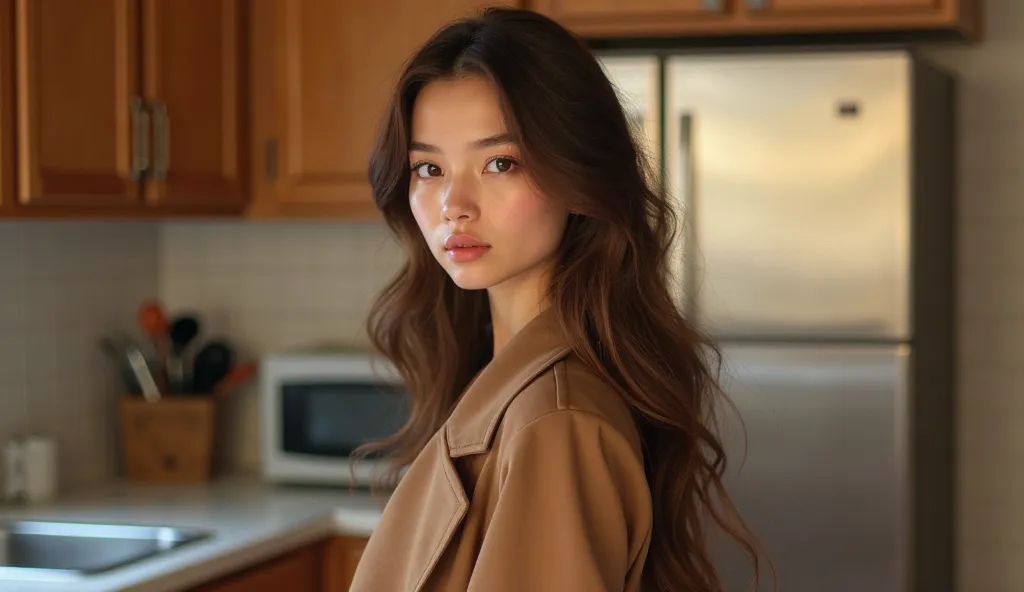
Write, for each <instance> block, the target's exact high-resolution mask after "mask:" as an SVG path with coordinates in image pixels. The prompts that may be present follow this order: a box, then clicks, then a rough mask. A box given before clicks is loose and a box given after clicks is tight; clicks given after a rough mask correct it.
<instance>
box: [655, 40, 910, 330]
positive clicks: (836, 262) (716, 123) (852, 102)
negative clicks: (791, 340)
mask: <svg viewBox="0 0 1024 592" xmlns="http://www.w3.org/2000/svg"><path fill="white" fill-rule="evenodd" d="M910 66H911V64H910V60H909V58H908V57H907V56H906V55H905V54H903V53H902V52H881V53H859V54H849V53H836V54H804V53H792V54H777V55H773V54H766V55H757V56H736V55H729V56H674V57H672V58H670V59H669V61H668V63H667V65H666V71H667V77H668V78H667V81H666V94H667V97H666V105H667V110H666V111H667V115H666V121H665V134H666V136H665V138H666V147H667V148H666V165H667V172H668V175H669V179H670V182H669V186H670V190H671V191H672V195H673V196H674V197H675V198H677V199H679V200H681V202H682V205H683V208H684V214H685V215H686V216H687V222H688V224H689V225H690V226H689V227H688V228H687V233H686V235H685V236H686V239H687V242H686V243H685V244H681V245H679V249H678V250H677V253H679V254H680V257H681V258H680V259H679V260H678V261H677V262H676V264H677V265H678V266H681V271H685V273H683V274H682V275H683V276H684V278H683V281H684V282H685V288H686V295H685V300H687V301H688V303H689V304H690V305H691V306H692V307H693V310H692V311H691V314H697V315H699V316H700V318H701V320H702V321H703V322H704V323H706V324H707V325H708V326H709V327H710V328H711V330H713V331H714V332H715V333H716V334H718V335H720V336H751V337H767V338H773V337H797V338H800V337H812V338H813V337H820V336H829V337H851V338H858V339H859V338H869V339H876V338H882V339H887V338H895V339H904V338H906V337H907V333H908V331H909V327H908V313H907V311H908V295H909V281H910V279H909V272H908V267H909V264H908V257H909V244H910V242H909V241H910V212H909V208H910V205H909V204H910V200H909V197H910V196H909V187H910V168H909V164H910V110H909V96H910V89H909V81H910V78H909V72H910Z"/></svg>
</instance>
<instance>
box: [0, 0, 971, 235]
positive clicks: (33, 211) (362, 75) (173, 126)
mask: <svg viewBox="0 0 1024 592" xmlns="http://www.w3.org/2000/svg"><path fill="white" fill-rule="evenodd" d="M981 2H982V0H438V1H436V2H433V3H427V4H424V3H423V2H420V1H414V0H377V1H371V2H356V1H348V0H346V1H341V0H75V1H69V2H55V1H49V2H47V1H42V0H0V217H11V216H30V217H67V216H70V217H92V216H102V217H174V216H195V215H199V216H206V215H226V216H241V215H243V214H244V215H248V216H250V217H254V218H267V217H270V218H280V217H293V216H298V217H312V218H349V219H359V218H376V217H377V212H376V209H375V208H374V207H373V203H372V196H371V194H370V187H369V183H368V182H367V175H366V172H367V164H368V157H369V151H370V149H371V142H372V138H373V134H374V132H375V130H376V128H377V126H378V123H379V119H380V116H381V115H382V114H383V110H384V108H385V106H386V101H387V98H388V95H389V93H390V92H391V90H392V86H393V84H394V82H395V79H396V76H397V74H398V72H399V71H400V69H401V67H402V66H403V64H404V62H405V60H406V59H407V58H408V57H409V55H410V54H411V53H412V51H413V50H414V48H415V47H417V46H418V45H420V44H421V43H423V41H425V40H426V38H427V37H428V36H429V35H430V34H431V33H433V32H434V31H436V30H437V28H438V27H440V26H442V25H443V24H444V23H446V22H448V21H450V20H452V19H455V18H458V17H460V16H464V15H469V14H472V13H475V12H477V11H478V10H479V9H480V8H482V7H483V6H485V5H493V4H505V5H510V6H525V7H528V8H533V9H536V10H539V11H541V12H544V13H546V14H548V15H550V16H552V17H553V18H555V19H556V20H558V21H560V22H561V23H563V24H564V25H566V26H567V27H569V28H570V29H573V30H574V31H576V32H577V33H579V34H580V35H582V36H585V37H589V38H620V37H631V38H641V37H648V38H650V37H704V38H709V39H710V38H714V37H722V38H726V37H728V38H732V37H735V36H750V35H755V36H756V35H764V34H780V35H781V34H791V33H837V32H881V31H896V30H904V31H926V30H927V31H953V32H957V33H959V34H961V35H962V36H964V37H966V38H976V37H977V35H978V34H979V30H980V16H979V15H980V5H981Z"/></svg>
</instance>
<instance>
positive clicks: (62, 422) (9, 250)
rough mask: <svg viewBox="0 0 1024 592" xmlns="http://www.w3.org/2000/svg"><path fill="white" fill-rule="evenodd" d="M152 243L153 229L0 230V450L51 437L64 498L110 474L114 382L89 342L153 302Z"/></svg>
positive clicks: (21, 226)
mask: <svg viewBox="0 0 1024 592" xmlns="http://www.w3.org/2000/svg"><path fill="white" fill-rule="evenodd" d="M158 239H159V229H158V227H157V226H156V225H154V224H135V223H131V224H129V223H120V224H114V223H98V222H94V223H80V222H20V223H19V222H3V223H0V444H2V443H4V442H6V441H7V439H8V438H10V437H11V436H12V435H14V434H23V433H27V432H42V433H46V434H50V435H52V436H54V437H55V438H56V439H57V442H58V445H59V455H60V460H59V462H60V481H61V486H62V487H63V488H65V489H67V488H73V487H76V486H79V485H86V484H89V483H95V482H99V481H102V480H105V479H108V478H109V477H111V476H112V475H113V473H114V462H113V461H114V458H115V457H114V450H115V448H114V445H115V439H114V436H115V431H114V427H115V424H114V423H113V421H114V419H115V416H114V415H113V410H114V408H113V406H112V402H113V400H114V399H113V397H115V396H116V395H117V394H118V388H119V383H118V382H117V380H116V379H115V378H116V374H114V372H113V371H112V368H113V366H112V365H111V363H110V362H109V361H108V360H107V358H105V357H104V355H103V354H102V353H101V351H100V349H99V347H98V346H97V339H98V338H99V336H100V335H102V334H103V333H105V332H107V331H109V330H111V329H130V328H132V326H133V323H134V321H135V311H136V309H137V308H138V304H139V302H140V301H141V300H142V299H143V298H146V297H149V296H152V295H155V294H156V293H157V269H156V266H157V261H158V257H157V250H158ZM0 479H2V477H0Z"/></svg>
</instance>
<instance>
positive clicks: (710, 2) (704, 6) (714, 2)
mask: <svg viewBox="0 0 1024 592" xmlns="http://www.w3.org/2000/svg"><path fill="white" fill-rule="evenodd" d="M700 8H701V10H706V11H708V12H721V11H722V0H700Z"/></svg>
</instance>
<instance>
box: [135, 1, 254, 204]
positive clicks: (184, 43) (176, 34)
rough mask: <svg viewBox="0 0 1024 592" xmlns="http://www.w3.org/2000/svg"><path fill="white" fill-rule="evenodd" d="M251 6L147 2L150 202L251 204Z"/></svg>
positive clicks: (145, 84) (145, 75) (145, 41)
mask: <svg viewBox="0 0 1024 592" xmlns="http://www.w3.org/2000/svg"><path fill="white" fill-rule="evenodd" d="M249 5H250V2H249V1H248V0H142V16H143V26H142V33H143V35H142V40H143V56H144V58H143V61H142V65H143V68H142V71H143V91H144V92H143V96H144V98H145V101H146V104H147V105H148V106H150V111H151V113H150V117H151V119H152V128H153V150H152V154H153V161H152V164H151V167H150V170H151V174H150V175H149V179H148V182H147V184H146V198H147V200H148V201H149V202H150V203H155V204H161V205H163V204H170V205H172V206H181V207H187V206H203V205H207V204H209V205H222V206H228V207H229V208H230V206H232V205H235V206H238V207H239V209H240V207H241V206H242V205H243V204H244V202H245V201H246V191H247V177H248V174H247V173H248V167H247V163H248V156H249V155H248V153H247V149H248V146H247V145H246V142H245V136H246V133H247V132H248V125H247V116H248V112H247V110H246V104H247V102H248V101H247V99H248V97H247V96H246V93H247V92H248V88H247V86H246V85H245V79H244V75H245V73H246V65H247V60H246V55H247V54H246V48H247V46H248V36H247V29H248V28H247V27H246V26H244V25H246V24H247V22H248V21H247V16H248V15H247V12H248V7H249Z"/></svg>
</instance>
